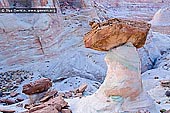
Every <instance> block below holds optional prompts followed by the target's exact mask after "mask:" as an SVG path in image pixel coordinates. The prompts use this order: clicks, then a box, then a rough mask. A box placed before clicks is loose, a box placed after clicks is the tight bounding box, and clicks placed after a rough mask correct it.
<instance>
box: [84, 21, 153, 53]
mask: <svg viewBox="0 0 170 113" xmlns="http://www.w3.org/2000/svg"><path fill="white" fill-rule="evenodd" d="M90 25H91V27H92V30H91V31H90V32H88V33H87V34H85V36H84V43H85V47H87V48H91V49H95V50H100V51H108V50H110V49H111V48H114V47H117V46H120V45H123V44H125V43H127V42H131V43H133V45H134V46H135V47H137V48H140V47H142V46H143V45H144V44H145V41H146V36H147V33H148V31H149V29H150V24H148V23H146V22H142V21H141V22H139V21H131V20H125V19H117V18H115V19H110V20H108V21H106V22H102V23H95V22H91V23H90Z"/></svg>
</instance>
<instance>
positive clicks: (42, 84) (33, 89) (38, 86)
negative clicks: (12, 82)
mask: <svg viewBox="0 0 170 113" xmlns="http://www.w3.org/2000/svg"><path fill="white" fill-rule="evenodd" d="M51 86H52V82H51V80H50V79H47V78H42V79H39V80H37V81H35V82H34V83H30V84H25V85H24V86H23V90H22V92H23V93H25V94H27V95H32V94H36V93H41V92H43V91H47V90H48V89H49V88H50V87H51Z"/></svg>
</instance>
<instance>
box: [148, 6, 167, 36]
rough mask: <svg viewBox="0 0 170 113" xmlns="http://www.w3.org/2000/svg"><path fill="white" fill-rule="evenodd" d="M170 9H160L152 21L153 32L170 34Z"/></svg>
mask: <svg viewBox="0 0 170 113" xmlns="http://www.w3.org/2000/svg"><path fill="white" fill-rule="evenodd" d="M169 18H170V7H165V8H163V9H159V10H158V11H157V12H156V13H155V15H154V17H153V19H152V21H151V24H152V29H153V31H157V32H161V33H165V34H170V31H169V28H170V19H169Z"/></svg>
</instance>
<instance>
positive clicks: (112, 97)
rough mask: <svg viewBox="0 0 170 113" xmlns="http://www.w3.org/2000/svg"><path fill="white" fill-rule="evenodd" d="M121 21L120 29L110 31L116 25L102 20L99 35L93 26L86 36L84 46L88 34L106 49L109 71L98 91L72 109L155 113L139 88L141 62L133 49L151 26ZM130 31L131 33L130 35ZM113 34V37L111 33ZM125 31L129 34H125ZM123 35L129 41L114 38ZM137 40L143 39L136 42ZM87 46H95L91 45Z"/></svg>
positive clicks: (96, 112) (94, 112)
mask: <svg viewBox="0 0 170 113" xmlns="http://www.w3.org/2000/svg"><path fill="white" fill-rule="evenodd" d="M113 20H114V19H113ZM117 20H119V19H117ZM121 21H122V23H126V24H125V25H127V26H123V28H124V30H123V31H122V27H116V31H117V32H115V30H114V29H112V30H111V28H112V27H113V26H115V25H113V26H112V25H110V26H104V25H105V22H104V23H101V25H102V24H103V25H102V26H104V27H101V28H100V29H99V32H101V34H100V33H98V32H97V31H96V32H93V30H94V29H92V30H91V31H90V32H89V33H88V34H86V35H85V45H86V44H87V42H86V37H87V35H88V36H91V37H89V38H91V40H92V41H89V42H91V43H96V42H100V43H103V44H101V45H102V46H97V50H104V51H105V50H107V51H108V52H107V55H106V57H105V61H106V64H107V66H108V70H107V75H106V78H105V80H104V82H103V84H102V85H101V86H100V88H99V89H98V91H97V92H96V93H94V94H93V95H92V96H89V97H86V98H83V99H82V100H80V102H79V103H77V106H76V108H75V111H74V112H75V113H83V112H84V111H86V113H100V112H101V113H112V112H114V113H120V112H125V111H126V112H130V113H132V112H138V111H139V110H147V111H149V112H151V113H156V111H155V110H156V109H155V106H154V104H153V102H152V100H151V99H150V98H149V97H148V95H147V94H146V92H143V89H142V79H141V63H140V58H139V56H138V53H137V51H136V48H135V46H136V47H142V46H143V45H144V43H145V39H146V36H147V33H148V31H149V28H150V25H149V24H147V23H145V22H143V23H140V24H139V23H138V24H137V25H136V26H135V25H134V23H137V22H135V21H127V20H121ZM116 22H117V23H116ZM116 22H115V21H114V23H113V24H118V26H122V24H119V21H116ZM96 26H97V25H94V26H93V25H92V28H95V27H96ZM97 27H98V26H97ZM109 28H110V29H109ZM106 29H109V30H106ZM126 29H128V30H126ZM129 29H131V30H129ZM141 29H142V30H141ZM138 30H139V31H138ZM140 30H141V31H142V34H141V32H140ZM108 31H109V32H108ZM132 31H138V32H132ZM131 32H132V34H129V33H131ZM95 33H96V34H95ZM114 33H115V35H116V36H115V35H112V34H114ZM125 34H129V35H128V36H127V35H125ZM124 35H125V36H127V37H132V41H128V39H126V41H124V42H122V40H117V39H118V37H119V36H120V38H121V37H124ZM102 36H103V37H104V38H103V37H102ZM93 38H94V39H93ZM122 39H123V38H122ZM133 39H134V40H133ZM138 39H140V40H143V41H138ZM112 40H113V41H112ZM115 40H116V41H115ZM96 45H99V44H96ZM137 45H139V46H137ZM86 47H87V46H86ZM88 47H90V48H92V49H96V47H94V46H93V44H92V46H88ZM103 48H104V49H103ZM106 48H107V49H106ZM143 103H144V104H143Z"/></svg>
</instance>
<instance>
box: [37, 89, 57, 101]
mask: <svg viewBox="0 0 170 113" xmlns="http://www.w3.org/2000/svg"><path fill="white" fill-rule="evenodd" d="M57 93H58V91H57V90H50V91H48V92H47V93H46V94H45V96H44V97H43V98H42V99H41V100H40V102H46V101H48V100H49V99H50V98H52V97H54V96H55V95H56V94H57Z"/></svg>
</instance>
